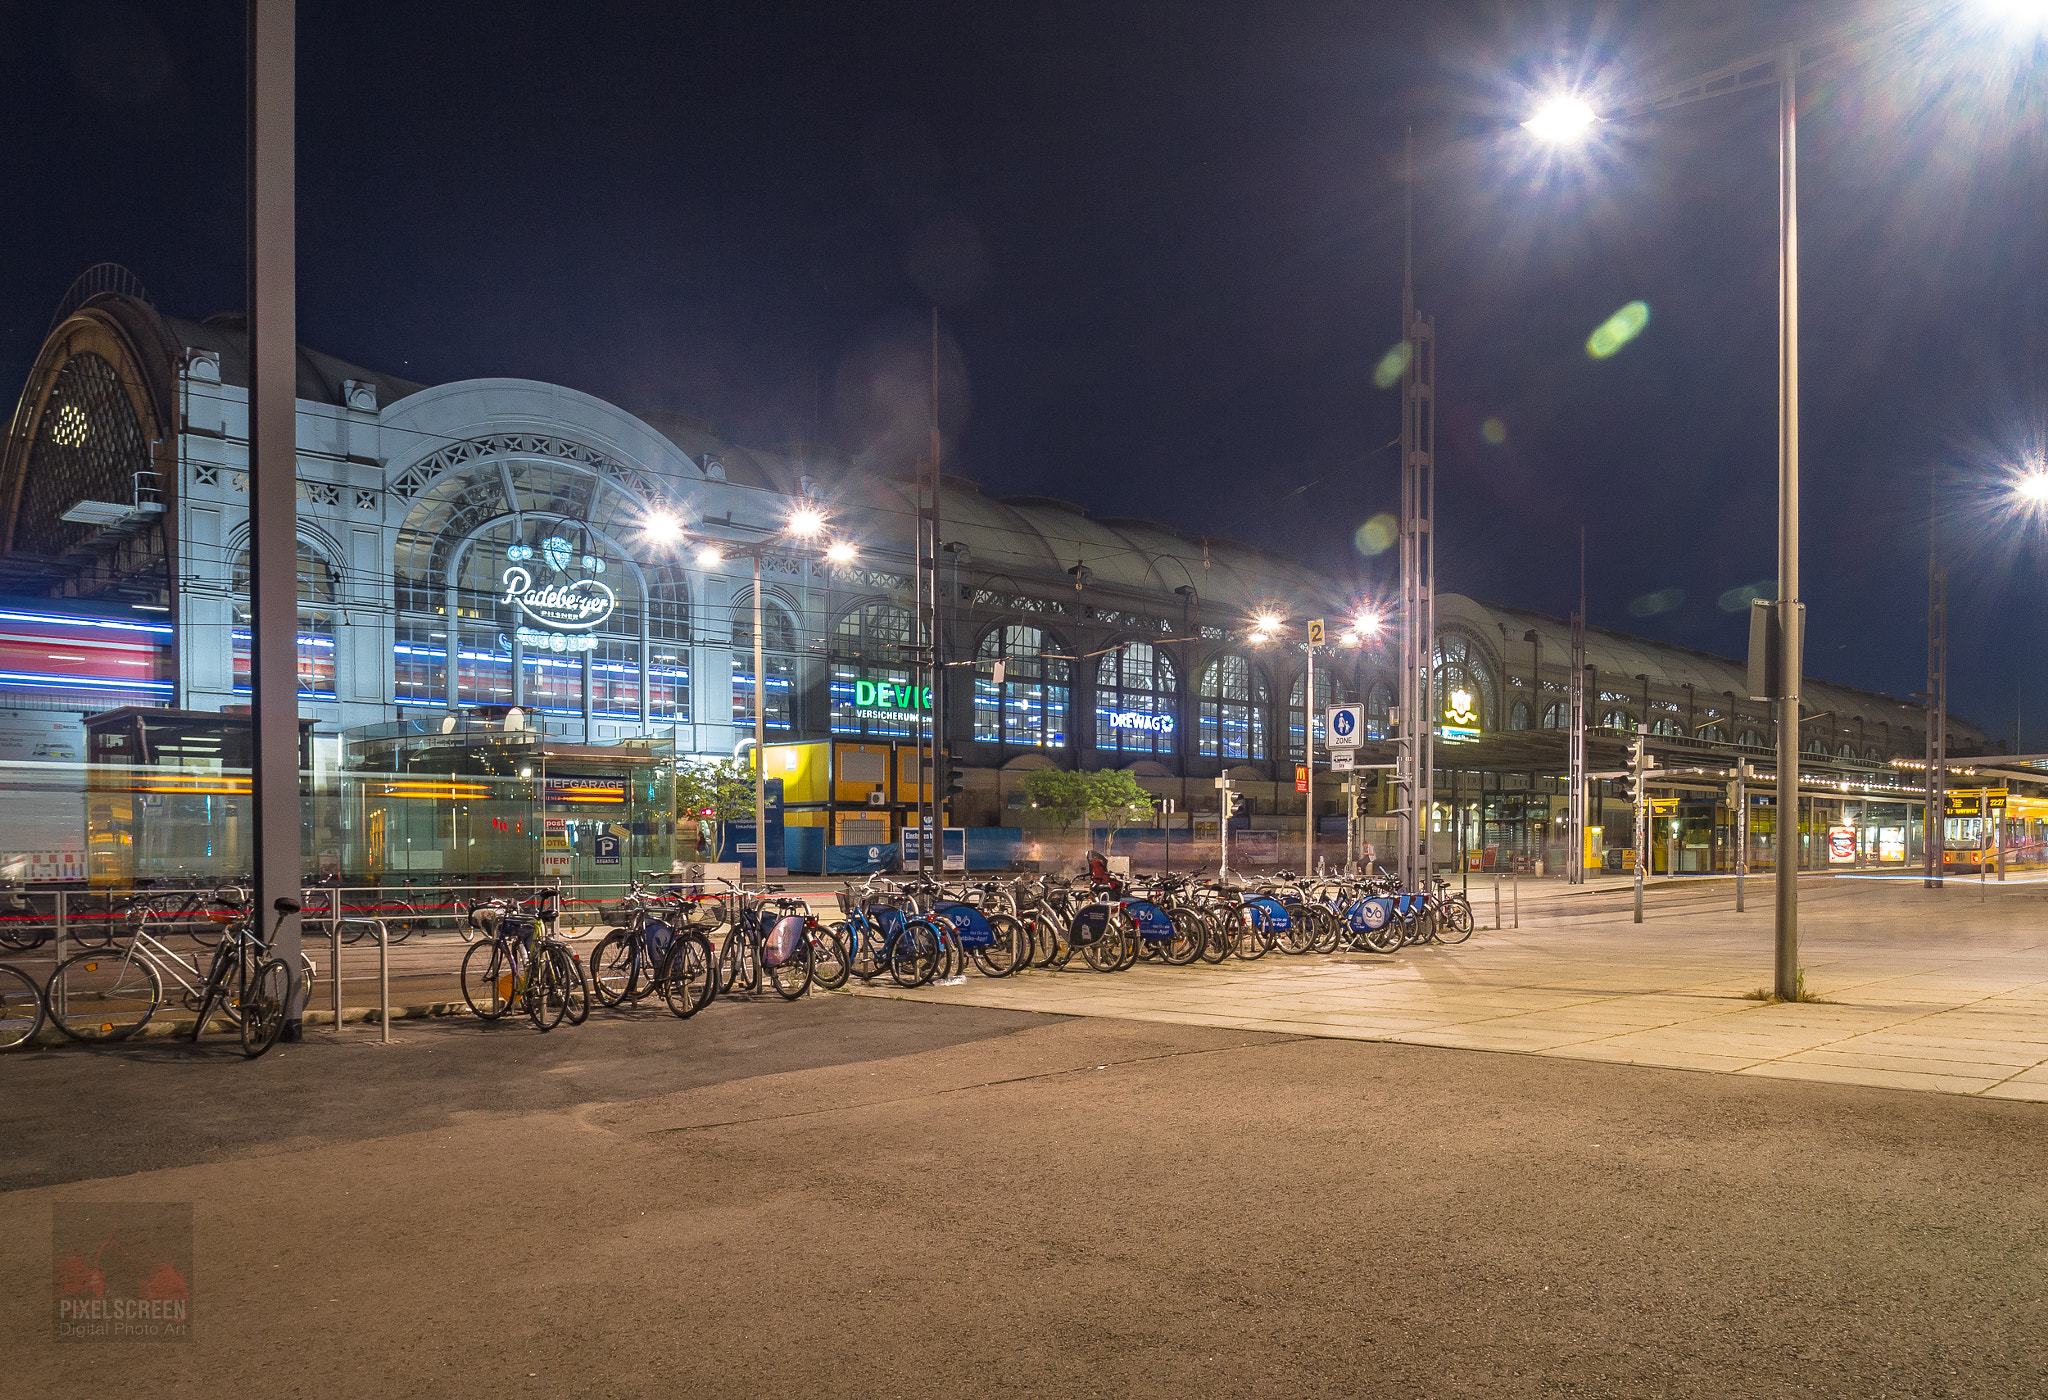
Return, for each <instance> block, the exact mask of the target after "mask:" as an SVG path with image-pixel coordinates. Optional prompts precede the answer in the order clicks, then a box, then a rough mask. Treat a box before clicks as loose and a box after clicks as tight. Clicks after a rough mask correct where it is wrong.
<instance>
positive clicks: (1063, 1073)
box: [0, 998, 2048, 1397]
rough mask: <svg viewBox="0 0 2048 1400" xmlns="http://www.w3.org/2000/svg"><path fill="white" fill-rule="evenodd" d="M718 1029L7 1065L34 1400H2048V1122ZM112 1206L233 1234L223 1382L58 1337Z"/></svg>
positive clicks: (1324, 1066) (1156, 1032)
mask: <svg viewBox="0 0 2048 1400" xmlns="http://www.w3.org/2000/svg"><path fill="white" fill-rule="evenodd" d="M716 1010H719V1011H722V1012H724V1013H725V1015H724V1016H723V1018H722V1019H713V1018H711V1016H710V1015H709V1014H707V1017H706V1018H705V1019H702V1020H700V1021H693V1022H689V1023H678V1022H669V1021H666V1020H665V1019H663V1020H656V1019H655V1018H653V1017H651V1016H650V1018H649V1019H648V1021H647V1022H646V1023H645V1024H644V1025H643V1024H638V1023H635V1024H632V1025H611V1026H607V1025H603V1024H601V1023H600V1022H598V1021H595V1020H593V1021H592V1023H591V1024H590V1025H589V1026H586V1027H583V1028H580V1029H572V1028H563V1029H562V1030H558V1031H556V1032H555V1033H554V1034H553V1035H551V1036H549V1037H545V1038H543V1037H540V1036H538V1035H537V1034H535V1033H534V1032H532V1031H531V1030H530V1029H526V1030H523V1031H516V1030H514V1029H513V1028H511V1027H505V1028H497V1029H487V1028H481V1027H477V1026H475V1025H474V1024H473V1023H468V1022H462V1021H452V1022H447V1023H443V1024H439V1025H433V1026H423V1027H419V1028H415V1027H412V1026H406V1027H405V1028H404V1029H405V1031H406V1036H405V1042H404V1043H403V1044H401V1045H398V1046H395V1047H389V1048H385V1047H376V1046H373V1045H371V1044H368V1043H360V1042H358V1043H349V1044H338V1045H332V1046H330V1045H324V1044H321V1043H319V1042H317V1041H315V1042H312V1043H309V1044H307V1045H305V1046H302V1047H296V1048H288V1049H287V1051H286V1053H285V1054H284V1055H282V1056H279V1057H276V1058H266V1059H264V1060H261V1061H257V1062H254V1063H253V1064H245V1063H242V1062H240V1061H239V1060H238V1059H235V1058H233V1057H232V1056H230V1055H229V1054H228V1053H226V1052H222V1053H220V1054H217V1055H207V1056H205V1057H204V1058H200V1057H192V1056H187V1057H186V1058H183V1059H175V1058H170V1057H166V1058H164V1059H162V1060H158V1059H156V1058H155V1055H156V1052H155V1050H154V1049H152V1050H150V1051H149V1052H148V1053H146V1054H141V1055H138V1054H137V1053H136V1052H134V1051H132V1050H131V1051H124V1052H120V1053H118V1054H114V1053H107V1054H100V1053H85V1054H80V1053H76V1052H65V1053H53V1054H50V1055H47V1056H44V1057H40V1058H33V1057H32V1058H31V1059H29V1060H27V1061H17V1062H13V1063H7V1064H5V1065H0V1071H4V1073H5V1076H6V1080H5V1082H6V1083H7V1084H8V1086H9V1092H8V1094H7V1096H6V1109H5V1114H6V1122H5V1127H6V1130H7V1134H8V1137H7V1139H6V1140H7V1142H8V1143H9V1146H8V1148H7V1150H6V1158H7V1168H8V1172H9V1175H10V1177H11V1179H13V1180H15V1181H17V1182H19V1181H23V1180H29V1179H34V1180H41V1181H53V1180H54V1181H61V1183H62V1184H57V1185H35V1186H29V1187H25V1188H18V1189H14V1190H11V1191H9V1192H7V1193H6V1194H4V1195H0V1277H5V1278H7V1279H9V1280H10V1281H11V1286H10V1287H9V1288H8V1290H7V1291H6V1294H5V1295H4V1301H0V1309H4V1311H0V1317H4V1319H5V1322H4V1331H5V1335H7V1336H8V1337H9V1338H10V1340H11V1346H10V1349H9V1353H10V1354H9V1362H8V1365H7V1368H6V1374H7V1376H8V1387H7V1393H8V1394H10V1395H13V1394H20V1395H53V1396H68V1395H82V1394H86V1393H106V1392H108V1391H109V1390H113V1391H118V1392H121V1393H137V1394H141V1393H147V1394H150V1395H152V1396H166V1397H175V1396H183V1395H200V1394H207V1395H211V1394H214V1393H217V1392H218V1391H219V1390H220V1389H222V1388H223V1386H224V1385H225V1384H226V1383H228V1381H229V1380H230V1379H232V1382H233V1384H234V1386H235V1387H236V1388H237V1389H241V1390H246V1391H252V1392H254V1391H260V1392H263V1393H270V1394H284V1395H299V1394H303V1395H308V1396H311V1395H320V1396H353V1395H458V1396H472V1395H482V1394H491V1395H501V1394H502V1395H549V1396H563V1395H575V1396H586V1395H587V1396H638V1395H660V1396H696V1395H706V1396H709V1395H718V1396H730V1395H744V1396H781V1395H790V1396H798V1395H801V1396H819V1395H835V1396H836V1395H857V1396H869V1395H875V1396H883V1395H903V1396H959V1395H974V1396H976V1397H986V1396H991V1395H1003V1394H1020V1395H1022V1394H1029V1395H1057V1396H1091V1395H1103V1396H1111V1395H1114V1396H1124V1395H1142V1396H1152V1395H1161V1396H1165V1395H1173V1396H1186V1395H1188V1394H1190V1393H1195V1394H1202V1395H1224V1396H1236V1395H1246V1396H1251V1395H1273V1396H1290V1397H1292V1396H1325V1395H1328V1396H1336V1395H1372V1396H1380V1395H1386V1396H1432V1397H1433V1396H1459V1397H1463V1396H1473V1397H1478V1396H1486V1397H1493V1396H1564V1395H1574V1396H1627V1397H1640V1396H1712V1397H1722V1396H1728V1397H1748V1396H1855V1397H1877V1396H1901V1397H1903V1396H1913V1397H1921V1396H1959V1397H1960V1396H1972V1397H1975V1396H2029V1397H2033V1396H2039V1395H2041V1394H2043V1393H2048V1342H2044V1340H2043V1337H2044V1333H2043V1326H2042V1324H2043V1322H2044V1320H2048V1319H2044V1316H2043V1311H2044V1310H2043V1303H2042V1283H2041V1279H2042V1268H2041V1260H2042V1245H2043V1242H2044V1239H2048V1165H2044V1162H2043V1154H2042V1152H2041V1150H2040V1143H2041V1139H2042V1134H2043V1129H2044V1126H2048V1123H2044V1117H2043V1115H2044V1113H2048V1109H2044V1107H2043V1106H2041V1105H2038V1104H2031V1103H2012V1102H1994V1101H1987V1100H1983V1099H1976V1098H1966V1097H1961V1096H1952V1095H1939V1094H1923V1093H1904V1092H1898V1091H1892V1090H1885V1089H1872V1088H1863V1087H1850V1086H1841V1085H1833V1084H1819V1083H1803V1082H1794V1081H1780V1080H1756V1079H1747V1078H1744V1077H1741V1076H1734V1075H1721V1074H1700V1073H1689V1072H1685V1071H1677V1070H1662V1069H1644V1068H1640V1067H1630V1066H1625V1065H1611V1064H1600V1063H1588V1062H1575V1061H1567V1060H1556V1059H1544V1058H1538V1057H1533V1056H1526V1055H1504V1054H1491V1053H1483V1052H1476V1051H1465V1050H1454V1049H1443V1048H1436V1047H1425V1046H1414V1045H1401V1044H1387V1043H1373V1042H1354V1041H1341V1040H1331V1039H1317V1038H1299V1037H1290V1036H1285V1035H1275V1034H1262V1033H1258V1032H1252V1031H1245V1030H1237V1029H1219V1028H1212V1027H1201V1026H1188V1025H1169V1024H1157V1023H1139V1022H1132V1021H1122V1020H1115V1019H1109V1018H1097V1017H1089V1018H1080V1019H1059V1018H1051V1017H1039V1016H1030V1015H1027V1014H1024V1013H1016V1012H990V1011H987V1010H983V1009H976V1008H963V1007H949V1006H928V1005H915V1006H913V1005H910V1004H908V1003H890V1002H880V1001H874V1000H867V999H854V998H835V999H832V1000H830V1001H824V1002H820V1003H818V1004H816V1005H813V1006H806V1005H797V1006H784V1005H781V1004H779V1003H771V1004H756V1005H744V1006H729V1007H723V1008H716ZM905 1017H908V1018H910V1019H904V1018H905ZM803 1018H811V1019H809V1020H805V1019H803ZM416 1031H417V1033H416ZM814 1044H816V1045H817V1046H818V1047H820V1048H815V1049H814V1048H812V1047H813V1045H814ZM24 1065H25V1066H26V1067H27V1070H28V1073H27V1074H26V1075H25V1074H24V1073H23V1067H24ZM202 1104H204V1105H205V1107H203V1108H202V1107H201V1105H202ZM266 1116H274V1117H275V1119H276V1122H275V1123H274V1124H273V1125H272V1126H271V1127H269V1128H263V1129H259V1128H254V1127H249V1126H247V1125H246V1120H248V1119H251V1118H256V1119H262V1118H264V1117H266ZM46 1118H48V1119H54V1120H56V1121H55V1123H54V1124H53V1125H45V1124H44V1120H45V1119H46ZM53 1136H61V1137H64V1138H66V1139H69V1138H73V1137H84V1138H85V1139H86V1144H85V1146H84V1147H78V1146H75V1145H68V1144H67V1145H62V1146H59V1145H55V1144H53V1143H52V1142H51V1138H52V1137H53ZM24 1143H25V1144H26V1147H24V1146H23V1144H24ZM17 1158H24V1159H26V1160H17ZM38 1162H40V1163H41V1164H42V1165H37V1163H38ZM90 1170H96V1171H97V1174H96V1175H95V1176H93V1177H90V1178H86V1177H81V1176H79V1175H78V1174H79V1173H80V1172H81V1171H90ZM123 1172H130V1173H133V1174H130V1175H119V1173H123ZM65 1200H99V1201H109V1200H133V1201H190V1202H192V1203H193V1204H194V1209H195V1214H196V1220H197V1257H196V1264H195V1268H194V1273H193V1280H192V1290H191V1291H192V1301H193V1310H194V1312H193V1316H194V1327H195V1332H196V1340H195V1341H194V1342H193V1343H191V1344H190V1345H183V1344H176V1343H148V1342H140V1343H110V1342H93V1341H87V1342H76V1343H66V1344H58V1343H55V1342H52V1341H50V1340H48V1338H49V1337H50V1323H49V1317H50V1309H51V1293H50V1287H49V1284H48V1278H49V1270H50V1267H51V1249H50V1240H51V1235H50V1229H51V1223H50V1222H51V1212H52V1208H53V1206H54V1205H55V1204H56V1203H57V1202H60V1201H65Z"/></svg>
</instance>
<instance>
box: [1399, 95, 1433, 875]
mask: <svg viewBox="0 0 2048 1400" xmlns="http://www.w3.org/2000/svg"><path fill="white" fill-rule="evenodd" d="M1405 164H1406V169H1405V178H1404V179H1403V182H1402V184H1403V188H1404V193H1405V200H1404V206H1403V221H1402V264H1401V340H1402V343H1403V344H1404V345H1405V346H1406V347H1407V358H1406V363H1405V365H1404V366H1403V368H1402V371H1401V698H1400V705H1401V717H1400V725H1399V734H1400V746H1399V749H1398V756H1397V758H1396V763H1397V764H1398V767H1397V768H1396V770H1395V781H1396V783H1397V785H1398V786H1399V787H1400V788H1401V790H1402V802H1401V819H1402V820H1403V822H1405V824H1406V826H1407V830H1406V831H1405V832H1404V833H1403V838H1402V843H1401V845H1402V849H1401V864H1400V876H1401V884H1402V887H1403V888H1404V889H1409V890H1414V889H1420V888H1422V887H1423V886H1424V885H1426V884H1427V882H1428V879H1429V874H1430V854H1429V828H1430V805H1431V800H1432V798H1433V796H1434V789H1435V778H1434V773H1433V764H1432V758H1433V755H1432V752H1431V739H1432V736H1433V734H1434V731H1435V716H1436V705H1435V699H1434V694H1433V692H1434V689H1435V687H1434V686H1433V684H1432V678H1433V673H1434V666H1433V664H1432V663H1433V659H1434V656H1433V654H1434V651H1435V637H1436V529H1435V525H1436V322H1435V321H1434V320H1433V319H1431V318H1429V317H1426V316H1422V315H1420V314H1418V313H1417V312H1416V310H1415V130H1414V128H1413V127H1410V128H1409V129H1408V137H1407V148H1406V162H1405Z"/></svg>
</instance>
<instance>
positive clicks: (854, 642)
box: [830, 603, 918, 738]
mask: <svg viewBox="0 0 2048 1400" xmlns="http://www.w3.org/2000/svg"><path fill="white" fill-rule="evenodd" d="M915 628H916V620H915V619H914V618H913V617H912V616H911V614H910V610H909V609H908V608H900V607H897V606H896V605H895V604H893V603H868V604H865V605H863V606H861V607H857V608H854V609H852V610H851V611H849V612H847V613H845V614H843V615H841V617H840V619H839V621H838V622H837V623H836V624H835V625H834V626H833V628H832V642H831V653H830V661H831V667H832V680H831V700H832V732H833V733H834V734H870V735H874V736H876V737H878V738H888V737H903V736H908V735H914V734H916V733H917V730H918V725H917V708H915V707H912V706H909V705H907V704H904V703H901V702H902V701H903V698H904V697H903V693H902V690H901V689H900V688H901V687H909V686H911V685H912V684H914V682H915V674H914V670H913V668H912V667H911V666H910V665H908V664H907V660H908V656H909V653H908V652H907V651H905V648H906V647H908V646H909V645H910V644H911V643H912V642H913V641H914V640H915V639H916V632H915ZM883 686H888V687H890V689H889V690H886V691H885V690H883V689H881V687H883ZM884 700H887V701H888V702H889V703H887V704H884V703H883V701H884Z"/></svg>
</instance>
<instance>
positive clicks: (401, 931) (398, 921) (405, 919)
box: [370, 899, 420, 947]
mask: <svg viewBox="0 0 2048 1400" xmlns="http://www.w3.org/2000/svg"><path fill="white" fill-rule="evenodd" d="M370 917H371V918H373V919H382V920H383V921H384V933H385V936H386V937H388V938H389V939H390V940H391V942H392V946H394V947H396V946H397V945H398V944H400V943H403V942H405V940H406V939H408V938H410V937H412V933H413V929H414V928H415V927H417V926H418V924H419V919H420V911H419V910H417V909H415V908H413V906H412V905H411V904H410V903H408V902H407V901H405V900H403V899H387V900H385V901H384V902H383V903H382V904H379V905H378V906H377V907H376V908H375V909H374V910H372V911H371V913H370Z"/></svg>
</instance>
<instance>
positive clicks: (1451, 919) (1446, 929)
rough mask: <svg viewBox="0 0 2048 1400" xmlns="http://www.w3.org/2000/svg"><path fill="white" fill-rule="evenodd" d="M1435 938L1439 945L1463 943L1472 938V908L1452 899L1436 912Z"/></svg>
mask: <svg viewBox="0 0 2048 1400" xmlns="http://www.w3.org/2000/svg"><path fill="white" fill-rule="evenodd" d="M1438 912H1439V917H1438V919H1437V921H1436V937H1437V941H1438V942H1439V943H1463V942H1464V941H1465V940H1466V939H1468V938H1470V937H1471V936H1472V906H1471V905H1470V904H1467V903H1466V902H1465V901H1464V900H1462V899H1453V900H1451V901H1450V902H1449V903H1447V904H1445V905H1444V907H1443V908H1442V909H1441V910H1440V911H1438Z"/></svg>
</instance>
